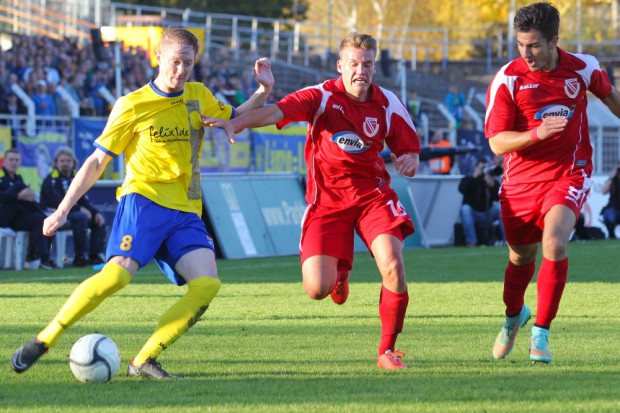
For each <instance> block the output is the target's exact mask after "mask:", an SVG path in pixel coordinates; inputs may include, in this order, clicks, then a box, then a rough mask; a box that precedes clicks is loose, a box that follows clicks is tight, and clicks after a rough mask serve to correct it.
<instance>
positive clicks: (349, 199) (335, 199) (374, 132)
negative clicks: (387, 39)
mask: <svg viewBox="0 0 620 413" xmlns="http://www.w3.org/2000/svg"><path fill="white" fill-rule="evenodd" d="M368 95H369V98H368V100H366V101H365V102H358V101H355V100H353V99H351V98H350V97H348V96H347V94H346V92H345V88H344V85H343V83H342V78H338V79H331V80H327V81H325V82H324V83H322V84H319V85H316V86H311V87H307V88H305V89H301V90H299V91H297V92H293V93H291V94H290V95H288V96H286V97H284V98H283V99H282V100H280V101H279V102H278V103H277V105H278V107H279V108H280V110H281V111H282V113H283V114H284V119H283V120H282V121H281V122H279V123H278V124H277V127H278V128H282V127H283V126H284V125H286V124H287V123H289V122H291V121H307V122H308V135H307V140H306V145H305V149H304V156H305V160H306V165H307V166H308V182H307V190H306V201H307V202H308V203H309V204H318V205H324V206H336V207H343V206H344V207H346V205H351V204H355V203H357V202H359V201H361V200H362V199H363V198H364V197H367V196H368V195H372V194H373V193H375V194H376V193H379V192H384V191H388V190H391V189H389V184H390V176H389V174H388V173H387V171H386V169H385V163H384V161H383V158H381V156H380V152H381V151H382V150H383V149H384V143H386V144H387V146H388V147H389V148H390V150H391V151H392V152H393V153H394V154H395V155H396V156H400V155H403V154H405V153H411V152H416V153H419V152H420V141H419V139H418V135H417V133H416V131H415V127H414V126H413V122H412V121H411V117H410V116H409V112H408V111H407V108H406V107H405V105H403V103H402V102H401V101H400V100H399V99H398V98H397V97H396V95H395V94H394V93H392V92H390V91H388V90H386V89H383V88H381V87H379V86H376V85H374V84H373V85H371V87H370V89H369V90H368ZM375 191H378V192H375Z"/></svg>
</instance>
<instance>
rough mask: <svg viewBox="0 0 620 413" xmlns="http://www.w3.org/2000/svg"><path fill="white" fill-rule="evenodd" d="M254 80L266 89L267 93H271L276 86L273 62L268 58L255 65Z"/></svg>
mask: <svg viewBox="0 0 620 413" xmlns="http://www.w3.org/2000/svg"><path fill="white" fill-rule="evenodd" d="M253 75H254V79H256V81H257V82H258V84H259V85H261V86H262V87H263V88H265V90H266V91H270V90H271V88H273V85H274V84H275V80H274V78H273V73H271V62H270V61H269V59H267V58H266V57H261V58H260V59H258V60H257V61H256V63H254V73H253Z"/></svg>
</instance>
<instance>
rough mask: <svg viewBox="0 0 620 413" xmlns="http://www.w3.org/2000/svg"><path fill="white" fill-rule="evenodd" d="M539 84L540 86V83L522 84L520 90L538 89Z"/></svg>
mask: <svg viewBox="0 0 620 413" xmlns="http://www.w3.org/2000/svg"><path fill="white" fill-rule="evenodd" d="M538 86H540V85H539V84H538V83H530V84H528V85H521V86H519V90H525V89H537V88H538Z"/></svg>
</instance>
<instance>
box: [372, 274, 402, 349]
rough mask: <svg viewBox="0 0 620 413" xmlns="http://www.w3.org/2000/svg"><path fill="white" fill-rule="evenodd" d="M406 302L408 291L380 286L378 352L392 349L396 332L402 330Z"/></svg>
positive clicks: (396, 335)
mask: <svg viewBox="0 0 620 413" xmlns="http://www.w3.org/2000/svg"><path fill="white" fill-rule="evenodd" d="M408 304H409V293H408V292H407V291H405V292H404V293H401V294H398V293H393V292H391V291H390V290H388V289H387V288H385V287H384V286H381V296H380V298H379V318H380V319H381V343H379V354H383V353H385V352H386V351H387V350H392V351H394V346H395V345H396V338H397V337H398V333H400V332H401V331H403V324H404V322H405V314H406V313H407V305H408Z"/></svg>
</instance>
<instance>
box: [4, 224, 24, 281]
mask: <svg viewBox="0 0 620 413" xmlns="http://www.w3.org/2000/svg"><path fill="white" fill-rule="evenodd" d="M0 245H4V254H3V255H2V256H1V257H0V258H1V259H3V261H4V262H3V263H2V268H4V269H8V268H12V267H14V268H15V269H16V270H17V271H21V270H22V269H24V259H25V257H26V251H27V250H28V232H27V231H13V230H12V229H11V228H0Z"/></svg>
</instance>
